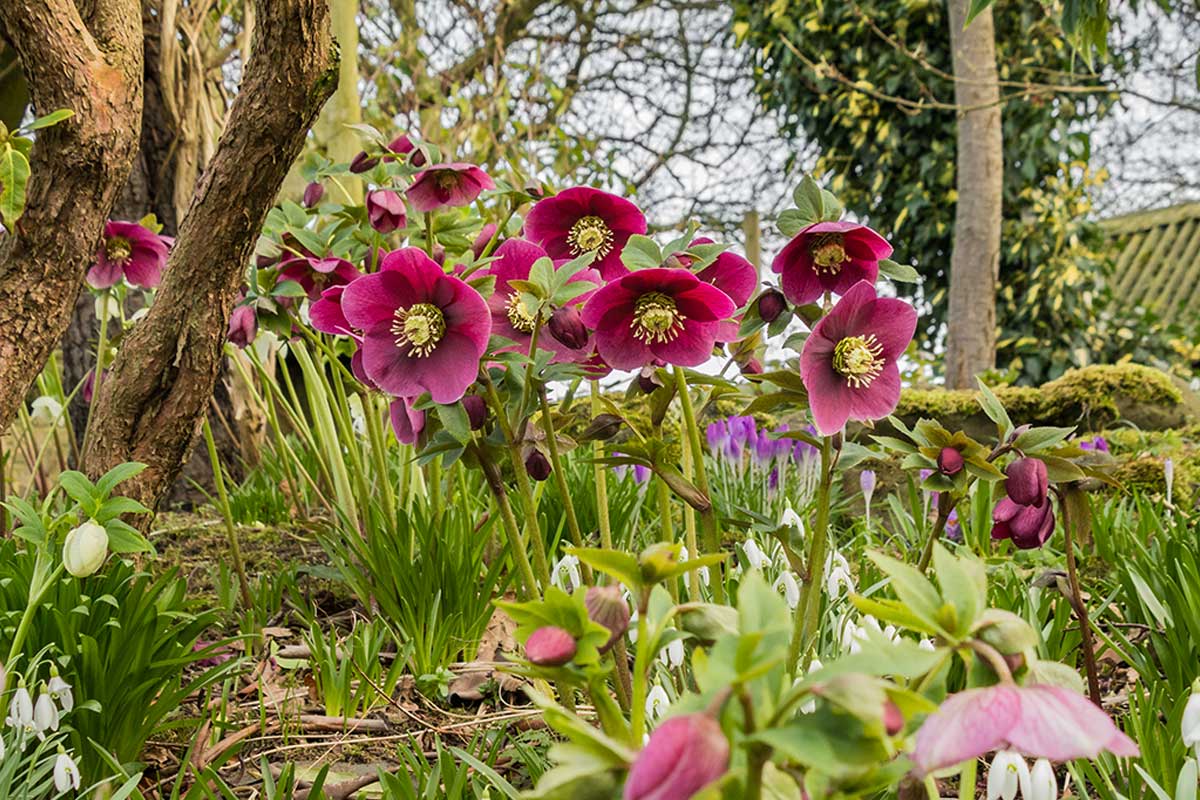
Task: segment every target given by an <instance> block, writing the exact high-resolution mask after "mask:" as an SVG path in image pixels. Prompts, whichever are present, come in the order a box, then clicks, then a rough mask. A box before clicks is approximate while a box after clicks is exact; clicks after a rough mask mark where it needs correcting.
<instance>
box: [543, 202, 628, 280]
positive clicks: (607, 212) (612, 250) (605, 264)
mask: <svg viewBox="0 0 1200 800" xmlns="http://www.w3.org/2000/svg"><path fill="white" fill-rule="evenodd" d="M645 232H646V218H645V217H644V216H643V215H642V212H641V211H640V210H639V209H638V207H637V206H635V205H634V204H633V203H631V202H629V201H628V200H626V199H625V198H623V197H617V196H616V195H615V194H609V193H608V192H602V191H600V190H599V189H593V188H591V187H590V186H576V187H574V188H571V189H564V190H563V191H561V192H559V193H558V194H556V195H554V196H553V197H547V198H546V199H544V200H539V201H538V202H537V203H536V204H535V205H534V207H533V208H532V209H530V211H529V214H528V216H526V217H525V236H526V237H528V238H529V240H530V241H533V242H536V243H537V244H540V245H541V246H542V247H543V248H545V250H546V252H547V253H549V254H550V257H551V258H553V259H555V260H560V259H569V258H575V257H577V256H581V255H583V254H584V253H595V254H596V258H595V260H594V261H593V262H592V266H593V267H595V268H596V269H598V270H600V275H601V276H602V277H603V278H604V280H606V281H611V280H613V279H614V278H618V277H620V276H622V275H624V274H625V273H627V272H628V271H629V270H628V269H626V268H625V265H624V264H623V263H621V250H622V249H623V248H624V247H625V243H626V242H628V241H629V237H630V236H633V235H634V234H644V233H645Z"/></svg>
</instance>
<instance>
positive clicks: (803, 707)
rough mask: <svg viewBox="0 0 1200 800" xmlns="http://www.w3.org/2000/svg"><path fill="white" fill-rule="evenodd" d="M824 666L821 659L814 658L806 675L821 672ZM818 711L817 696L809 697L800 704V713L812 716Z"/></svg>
mask: <svg viewBox="0 0 1200 800" xmlns="http://www.w3.org/2000/svg"><path fill="white" fill-rule="evenodd" d="M823 666H825V665H824V664H822V663H821V659H819V658H814V659H813V660H812V661H810V662H809V664H808V672H806V673H805V675H812V674H813V673H814V672H817V671H819V670H820V669H821V667H823ZM816 710H817V698H816V696H814V695H811V694H810V695H809V696H808V697H806V698H804V700H802V701H801V703H800V713H801V714H811V713H813V712H814V711H816Z"/></svg>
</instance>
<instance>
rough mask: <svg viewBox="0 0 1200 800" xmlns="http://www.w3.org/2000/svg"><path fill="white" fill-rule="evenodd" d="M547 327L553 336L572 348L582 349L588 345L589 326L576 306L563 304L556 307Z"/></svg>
mask: <svg viewBox="0 0 1200 800" xmlns="http://www.w3.org/2000/svg"><path fill="white" fill-rule="evenodd" d="M546 327H548V328H549V329H550V335H551V336H553V337H554V338H555V339H556V340H558V341H559V342H561V343H562V344H564V345H566V346H567V347H569V348H571V349H572V350H580V349H582V348H583V347H584V346H585V345H587V342H588V331H587V327H586V326H585V325H584V324H583V317H581V316H580V315H579V309H578V308H576V307H575V306H562V307H560V308H558V309H556V310H555V312H554V313H553V314H551V315H550V322H549V323H548V324H547V326H546Z"/></svg>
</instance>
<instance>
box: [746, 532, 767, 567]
mask: <svg viewBox="0 0 1200 800" xmlns="http://www.w3.org/2000/svg"><path fill="white" fill-rule="evenodd" d="M742 551H743V552H744V553H745V554H746V561H748V562H750V566H751V567H752V568H753V569H757V570H761V569H762V568H763V567H764V566H765V565H766V564H767V561H768V559H767V554H766V553H764V552H763V551H762V548H761V547H759V546H758V542H756V541H754V540H753V539H747V540H746V542H745V544H743V545H742Z"/></svg>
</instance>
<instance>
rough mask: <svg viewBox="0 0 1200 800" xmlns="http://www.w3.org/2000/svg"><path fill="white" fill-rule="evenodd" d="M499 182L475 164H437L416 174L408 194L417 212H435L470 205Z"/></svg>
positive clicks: (409, 200)
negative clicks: (484, 191) (440, 209)
mask: <svg viewBox="0 0 1200 800" xmlns="http://www.w3.org/2000/svg"><path fill="white" fill-rule="evenodd" d="M495 188H496V184H495V183H494V182H493V181H492V179H491V177H489V176H488V174H487V173H486V172H484V171H483V170H482V169H480V168H479V167H477V166H475V165H474V164H461V163H457V162H454V163H449V164H436V165H434V166H432V167H430V168H429V169H427V170H425V171H423V172H419V173H417V175H416V177H415V178H413V183H412V186H409V187H408V191H407V192H406V195H407V197H408V202H410V203H412V207H413V210H414V211H418V212H422V213H423V212H426V211H436V210H437V209H439V208H448V207H457V206H469V205H470V204H471V203H473V202H475V198H476V197H479V195H480V194H481V193H482V192H483V190H484V189H495Z"/></svg>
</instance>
